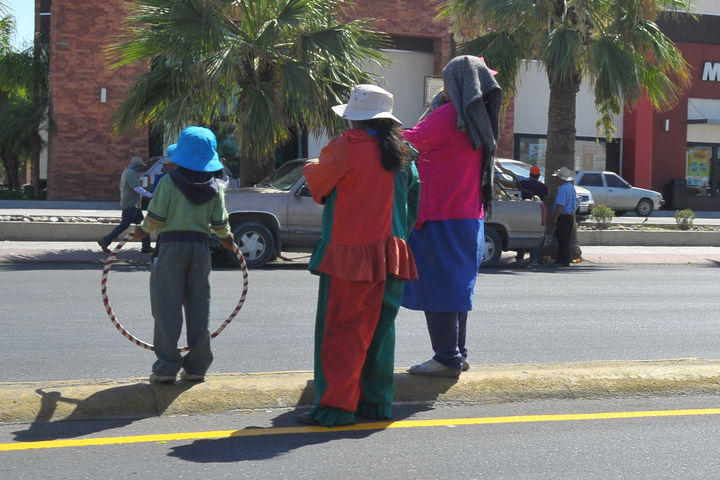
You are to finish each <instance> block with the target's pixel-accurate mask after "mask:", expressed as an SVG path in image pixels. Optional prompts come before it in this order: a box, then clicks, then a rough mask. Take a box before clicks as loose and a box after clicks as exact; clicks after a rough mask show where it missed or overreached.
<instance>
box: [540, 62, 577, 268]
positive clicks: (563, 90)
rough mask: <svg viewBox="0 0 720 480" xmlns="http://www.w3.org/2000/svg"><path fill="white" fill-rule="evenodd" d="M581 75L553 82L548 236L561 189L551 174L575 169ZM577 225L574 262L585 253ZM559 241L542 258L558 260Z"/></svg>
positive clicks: (547, 166) (548, 156)
mask: <svg viewBox="0 0 720 480" xmlns="http://www.w3.org/2000/svg"><path fill="white" fill-rule="evenodd" d="M581 79H582V77H581V75H580V72H576V74H575V75H573V76H572V78H571V79H570V80H568V81H566V82H552V81H550V103H549V105H548V130H547V152H546V154H545V182H546V183H547V186H548V190H549V192H548V195H547V196H545V208H546V209H547V212H548V215H547V219H548V221H547V224H546V226H545V233H547V234H552V233H553V232H554V231H555V216H554V208H553V205H554V203H555V196H556V194H557V190H558V187H559V186H560V184H561V183H562V182H561V181H560V180H558V178H557V177H553V176H552V174H553V172H555V171H556V170H557V169H559V168H561V167H567V168H569V169H570V170H574V169H575V134H576V130H575V104H576V99H577V93H578V91H579V90H580V82H581ZM576 228H577V227H576V225H575V224H573V233H572V247H571V248H572V251H571V253H573V257H574V258H580V255H581V254H582V251H581V250H580V247H579V246H578V245H577V233H576ZM556 251H557V245H556V241H555V240H553V242H552V244H550V245H549V246H548V247H546V248H544V249H543V251H542V255H543V257H546V256H551V257H554V256H555V252H556Z"/></svg>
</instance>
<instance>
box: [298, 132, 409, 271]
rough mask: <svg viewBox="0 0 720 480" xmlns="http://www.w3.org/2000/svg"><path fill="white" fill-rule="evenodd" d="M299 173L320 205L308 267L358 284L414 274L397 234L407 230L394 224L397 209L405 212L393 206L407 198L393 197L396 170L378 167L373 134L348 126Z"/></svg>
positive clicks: (403, 243) (403, 242)
mask: <svg viewBox="0 0 720 480" xmlns="http://www.w3.org/2000/svg"><path fill="white" fill-rule="evenodd" d="M303 173H304V174H305V178H306V179H307V182H308V187H309V188H310V192H311V193H312V196H313V199H314V200H315V201H316V202H318V203H322V204H325V211H324V213H323V230H322V237H321V239H320V241H319V242H318V244H317V245H316V247H315V251H314V253H313V259H312V260H311V263H310V268H311V270H316V271H318V272H321V273H325V274H327V275H330V276H333V277H337V278H340V279H342V280H347V281H357V282H371V281H384V280H385V279H386V278H387V277H388V276H393V277H397V278H399V279H401V280H414V279H416V278H418V274H417V269H416V267H415V260H414V258H413V255H412V252H411V251H410V248H409V247H408V245H407V243H406V242H405V239H404V238H402V237H406V236H407V233H408V232H406V231H405V228H402V227H399V226H400V225H405V219H403V221H401V222H398V221H395V222H393V215H397V214H398V212H405V214H407V205H395V202H396V201H399V200H400V201H405V202H407V196H406V195H395V193H396V192H395V188H396V185H398V183H397V182H396V178H395V177H396V175H398V174H397V173H394V172H389V171H387V170H385V169H384V168H383V167H382V164H381V163H380V148H379V146H378V141H377V138H376V137H374V136H372V135H370V134H368V133H367V132H366V131H364V130H357V129H354V130H348V131H346V132H344V133H343V135H342V136H341V137H338V138H335V139H333V140H331V141H330V143H329V144H328V145H327V146H326V147H325V148H323V150H322V152H321V153H320V159H319V162H318V163H310V164H308V165H306V166H305V168H304V169H303ZM401 185H402V184H401ZM398 206H399V207H400V208H396V207H398ZM396 220H397V219H396ZM394 227H395V231H394ZM398 229H399V230H402V231H398Z"/></svg>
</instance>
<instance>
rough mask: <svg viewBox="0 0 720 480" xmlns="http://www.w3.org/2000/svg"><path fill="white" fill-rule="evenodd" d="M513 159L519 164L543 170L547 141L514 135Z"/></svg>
mask: <svg viewBox="0 0 720 480" xmlns="http://www.w3.org/2000/svg"><path fill="white" fill-rule="evenodd" d="M515 142H516V143H515V144H516V147H515V158H516V159H517V160H520V161H521V162H525V163H529V164H530V165H533V166H538V167H540V169H541V170H543V171H544V170H545V151H546V150H547V141H546V140H545V139H544V138H541V137H533V136H524V135H516V136H515Z"/></svg>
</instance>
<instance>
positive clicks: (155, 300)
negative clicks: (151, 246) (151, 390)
mask: <svg viewBox="0 0 720 480" xmlns="http://www.w3.org/2000/svg"><path fill="white" fill-rule="evenodd" d="M150 302H151V306H152V315H153V317H154V318H155V334H154V337H153V343H154V344H155V356H156V357H157V361H156V362H155V363H154V364H153V366H152V371H153V373H155V374H156V375H160V376H166V375H167V376H172V375H175V374H177V372H178V371H179V370H180V368H181V367H182V368H183V369H184V370H185V371H186V372H187V373H189V374H193V375H204V374H205V372H206V371H207V369H208V368H209V367H210V364H211V363H212V361H213V355H212V351H211V350H210V332H209V330H208V320H209V316H210V249H209V248H208V244H207V243H203V242H184V241H171V242H163V243H161V244H160V253H159V254H158V257H157V262H156V264H155V265H154V266H153V269H152V273H151V275H150ZM183 307H185V325H186V329H187V342H188V346H189V347H190V351H189V352H188V354H187V355H185V357H182V356H181V355H180V352H178V350H177V347H178V341H179V339H180V333H181V331H182V323H183V312H182V309H183Z"/></svg>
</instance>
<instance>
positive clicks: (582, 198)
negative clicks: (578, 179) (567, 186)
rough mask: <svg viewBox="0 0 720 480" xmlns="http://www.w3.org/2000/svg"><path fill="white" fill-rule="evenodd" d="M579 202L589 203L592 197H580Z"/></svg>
mask: <svg viewBox="0 0 720 480" xmlns="http://www.w3.org/2000/svg"><path fill="white" fill-rule="evenodd" d="M578 200H579V201H581V202H589V201H590V197H588V196H587V195H578Z"/></svg>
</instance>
